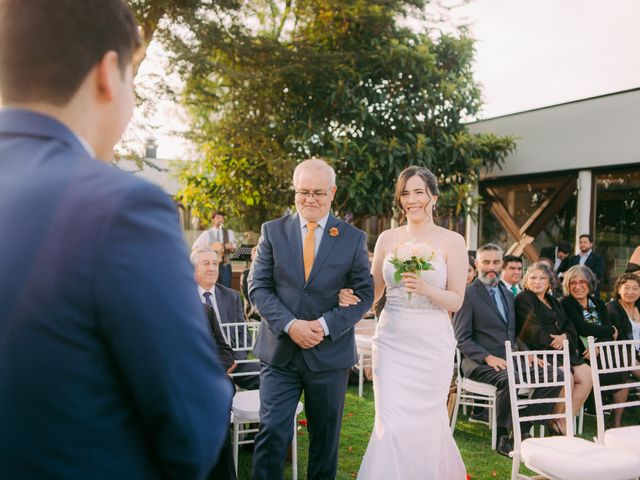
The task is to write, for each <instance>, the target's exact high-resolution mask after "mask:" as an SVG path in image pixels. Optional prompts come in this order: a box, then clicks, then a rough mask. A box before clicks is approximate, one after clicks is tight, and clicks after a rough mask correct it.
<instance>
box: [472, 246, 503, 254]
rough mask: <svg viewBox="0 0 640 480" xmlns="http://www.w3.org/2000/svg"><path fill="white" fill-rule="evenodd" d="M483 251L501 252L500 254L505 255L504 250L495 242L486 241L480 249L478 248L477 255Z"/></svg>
mask: <svg viewBox="0 0 640 480" xmlns="http://www.w3.org/2000/svg"><path fill="white" fill-rule="evenodd" d="M482 252H500V255H504V251H503V250H502V248H500V247H499V246H498V245H496V244H495V243H485V244H484V245H482V246H481V247H480V248H478V250H476V257H477V256H478V255H479V254H480V253H482Z"/></svg>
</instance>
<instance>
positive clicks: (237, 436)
mask: <svg viewBox="0 0 640 480" xmlns="http://www.w3.org/2000/svg"><path fill="white" fill-rule="evenodd" d="M260 325H261V323H260V322H234V323H222V322H221V323H220V329H221V330H222V336H223V337H224V338H225V340H226V341H227V343H228V344H229V345H230V346H231V349H232V350H233V351H234V352H247V354H250V353H251V352H252V351H253V347H254V345H255V341H256V338H257V337H258V330H259V328H260ZM236 362H237V363H239V364H240V363H258V364H259V363H260V360H259V359H257V358H247V359H246V360H236ZM255 374H256V373H255V372H244V373H233V372H232V373H230V374H229V375H230V376H231V377H239V376H247V375H255ZM303 408H304V405H303V404H302V402H298V405H297V406H296V414H295V416H296V418H297V417H298V415H300V413H301V412H302V410H303ZM231 422H232V424H233V439H232V440H233V463H234V466H235V469H236V475H237V474H238V450H239V447H240V445H245V444H248V443H253V438H246V434H249V433H253V434H255V433H257V432H258V430H259V429H258V428H246V427H245V425H247V424H252V423H253V424H255V423H260V391H259V390H241V391H238V392H236V394H235V396H234V397H233V405H232V407H231ZM291 478H292V479H294V480H295V479H296V478H298V432H297V426H296V422H295V421H294V422H293V440H292V441H291Z"/></svg>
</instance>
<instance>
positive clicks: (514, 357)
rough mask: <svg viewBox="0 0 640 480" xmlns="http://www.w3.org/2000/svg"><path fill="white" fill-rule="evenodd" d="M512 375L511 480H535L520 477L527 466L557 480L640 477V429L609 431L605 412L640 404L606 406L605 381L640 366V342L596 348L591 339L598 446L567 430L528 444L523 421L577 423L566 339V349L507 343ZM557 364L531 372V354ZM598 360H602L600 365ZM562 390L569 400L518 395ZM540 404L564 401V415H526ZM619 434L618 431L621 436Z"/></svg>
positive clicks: (620, 479) (611, 479)
mask: <svg viewBox="0 0 640 480" xmlns="http://www.w3.org/2000/svg"><path fill="white" fill-rule="evenodd" d="M505 345H506V350H507V374H508V377H509V394H510V398H511V405H512V408H511V414H512V418H513V429H514V440H515V442H514V450H513V453H512V457H513V463H512V471H511V479H512V480H516V479H530V478H531V477H529V476H527V475H524V474H521V473H520V465H521V463H524V465H525V466H526V467H527V468H528V469H530V470H532V471H534V472H536V473H537V474H539V475H542V476H543V477H544V478H548V479H555V480H574V479H575V480H578V479H579V480H604V479H606V480H629V479H633V478H639V477H640V441H639V440H640V427H637V426H634V427H625V428H620V429H611V430H607V431H606V432H605V431H604V415H603V412H604V410H605V409H613V408H619V407H623V406H624V407H627V406H636V405H640V400H636V401H633V402H626V403H624V404H611V405H605V404H604V403H603V391H606V390H603V388H601V387H600V381H599V380H600V377H601V376H602V375H604V374H607V373H615V372H629V373H630V372H632V371H633V370H637V369H638V368H640V365H638V364H637V360H636V355H635V352H636V347H637V346H639V345H640V341H636V340H631V341H619V342H602V343H598V344H596V343H595V342H594V339H593V337H589V351H590V358H591V359H593V361H592V362H591V371H592V376H593V380H594V382H593V383H594V396H595V399H596V412H597V422H598V437H597V438H596V439H595V442H590V441H588V440H585V439H583V438H577V437H575V436H574V432H573V429H572V428H567V429H566V432H567V433H566V435H565V436H561V437H546V438H528V439H526V440H524V441H522V436H521V432H520V422H523V421H524V422H526V421H546V420H553V419H555V420H558V419H564V421H565V422H566V425H571V423H572V422H573V412H572V406H571V383H572V382H571V376H570V375H564V376H563V377H561V376H560V375H558V366H560V365H569V364H570V363H569V344H568V342H567V341H566V340H565V341H564V345H563V349H562V350H555V351H548V350H539V351H524V352H514V351H513V350H512V349H511V343H510V342H508V341H507V342H506V344H505ZM532 355H533V356H534V357H535V358H537V359H542V360H543V361H544V362H546V363H547V364H548V365H551V367H552V368H551V369H550V371H549V370H548V369H543V370H542V372H539V371H538V370H536V369H534V373H533V374H532V373H531V370H530V369H528V368H526V365H527V362H529V361H530V359H531V356H532ZM596 358H598V359H599V360H600V361H596V360H595V359H596ZM632 386H634V384H627V383H621V384H618V385H612V386H610V387H606V388H607V389H608V390H614V389H617V388H628V387H632ZM540 387H561V388H562V389H563V391H564V395H563V396H559V397H556V398H544V399H531V398H527V397H522V396H519V395H518V390H519V389H522V388H526V389H535V388H540ZM534 403H538V404H539V403H549V404H557V403H564V407H565V408H564V413H549V414H546V415H536V416H521V415H520V414H521V409H522V408H525V407H526V406H528V405H531V404H534ZM616 430H617V432H616Z"/></svg>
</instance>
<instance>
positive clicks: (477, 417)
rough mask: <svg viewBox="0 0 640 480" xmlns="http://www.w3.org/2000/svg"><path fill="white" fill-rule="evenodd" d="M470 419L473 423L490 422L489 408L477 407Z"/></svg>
mask: <svg viewBox="0 0 640 480" xmlns="http://www.w3.org/2000/svg"><path fill="white" fill-rule="evenodd" d="M469 421H470V422H471V423H486V424H489V410H488V409H486V408H482V409H476V411H474V412H472V413H471V415H469Z"/></svg>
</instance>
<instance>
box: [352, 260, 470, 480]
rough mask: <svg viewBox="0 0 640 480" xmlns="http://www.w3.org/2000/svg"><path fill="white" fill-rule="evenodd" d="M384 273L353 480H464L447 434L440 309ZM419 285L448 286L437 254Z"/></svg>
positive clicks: (445, 338) (448, 343)
mask: <svg viewBox="0 0 640 480" xmlns="http://www.w3.org/2000/svg"><path fill="white" fill-rule="evenodd" d="M388 259H389V257H387V258H385V262H384V266H383V269H382V273H383V277H384V281H385V284H386V286H387V294H386V296H387V299H386V304H385V307H384V310H383V311H382V314H381V315H380V319H379V323H378V326H377V329H376V334H375V336H374V337H373V391H374V394H375V408H376V418H375V424H374V428H373V432H372V433H371V438H370V440H369V446H368V447H367V451H366V453H365V455H364V458H363V460H362V465H361V466H360V472H359V473H358V479H360V480H370V479H380V480H391V479H394V480H395V479H398V480H400V479H402V480H432V479H433V480H436V479H437V480H464V479H465V478H466V472H465V467H464V464H463V462H462V458H461V457H460V452H459V451H458V447H457V446H456V444H455V442H454V440H453V437H452V435H451V429H450V428H449V421H448V418H447V394H448V392H449V384H450V383H451V375H452V373H453V359H454V354H455V347H456V340H455V337H454V335H453V328H452V326H451V320H450V319H449V315H448V314H447V312H446V311H445V310H443V309H442V308H440V307H437V306H435V305H433V304H432V303H431V302H430V301H429V300H428V299H427V298H425V297H423V296H422V295H417V294H415V293H414V294H413V295H412V296H411V299H410V300H409V298H408V295H407V292H406V291H405V289H404V287H403V286H402V285H401V284H400V285H399V284H396V283H395V282H394V280H393V274H394V271H395V269H394V267H393V265H391V264H390V263H389V261H388ZM431 263H432V264H433V266H434V270H429V271H426V272H424V271H423V272H421V275H422V277H423V278H424V280H425V281H426V282H427V283H429V284H430V285H433V286H436V287H438V288H442V289H444V288H446V283H447V265H446V262H445V260H444V258H443V257H442V255H439V254H436V257H435V258H434V259H433V260H432V262H431Z"/></svg>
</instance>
